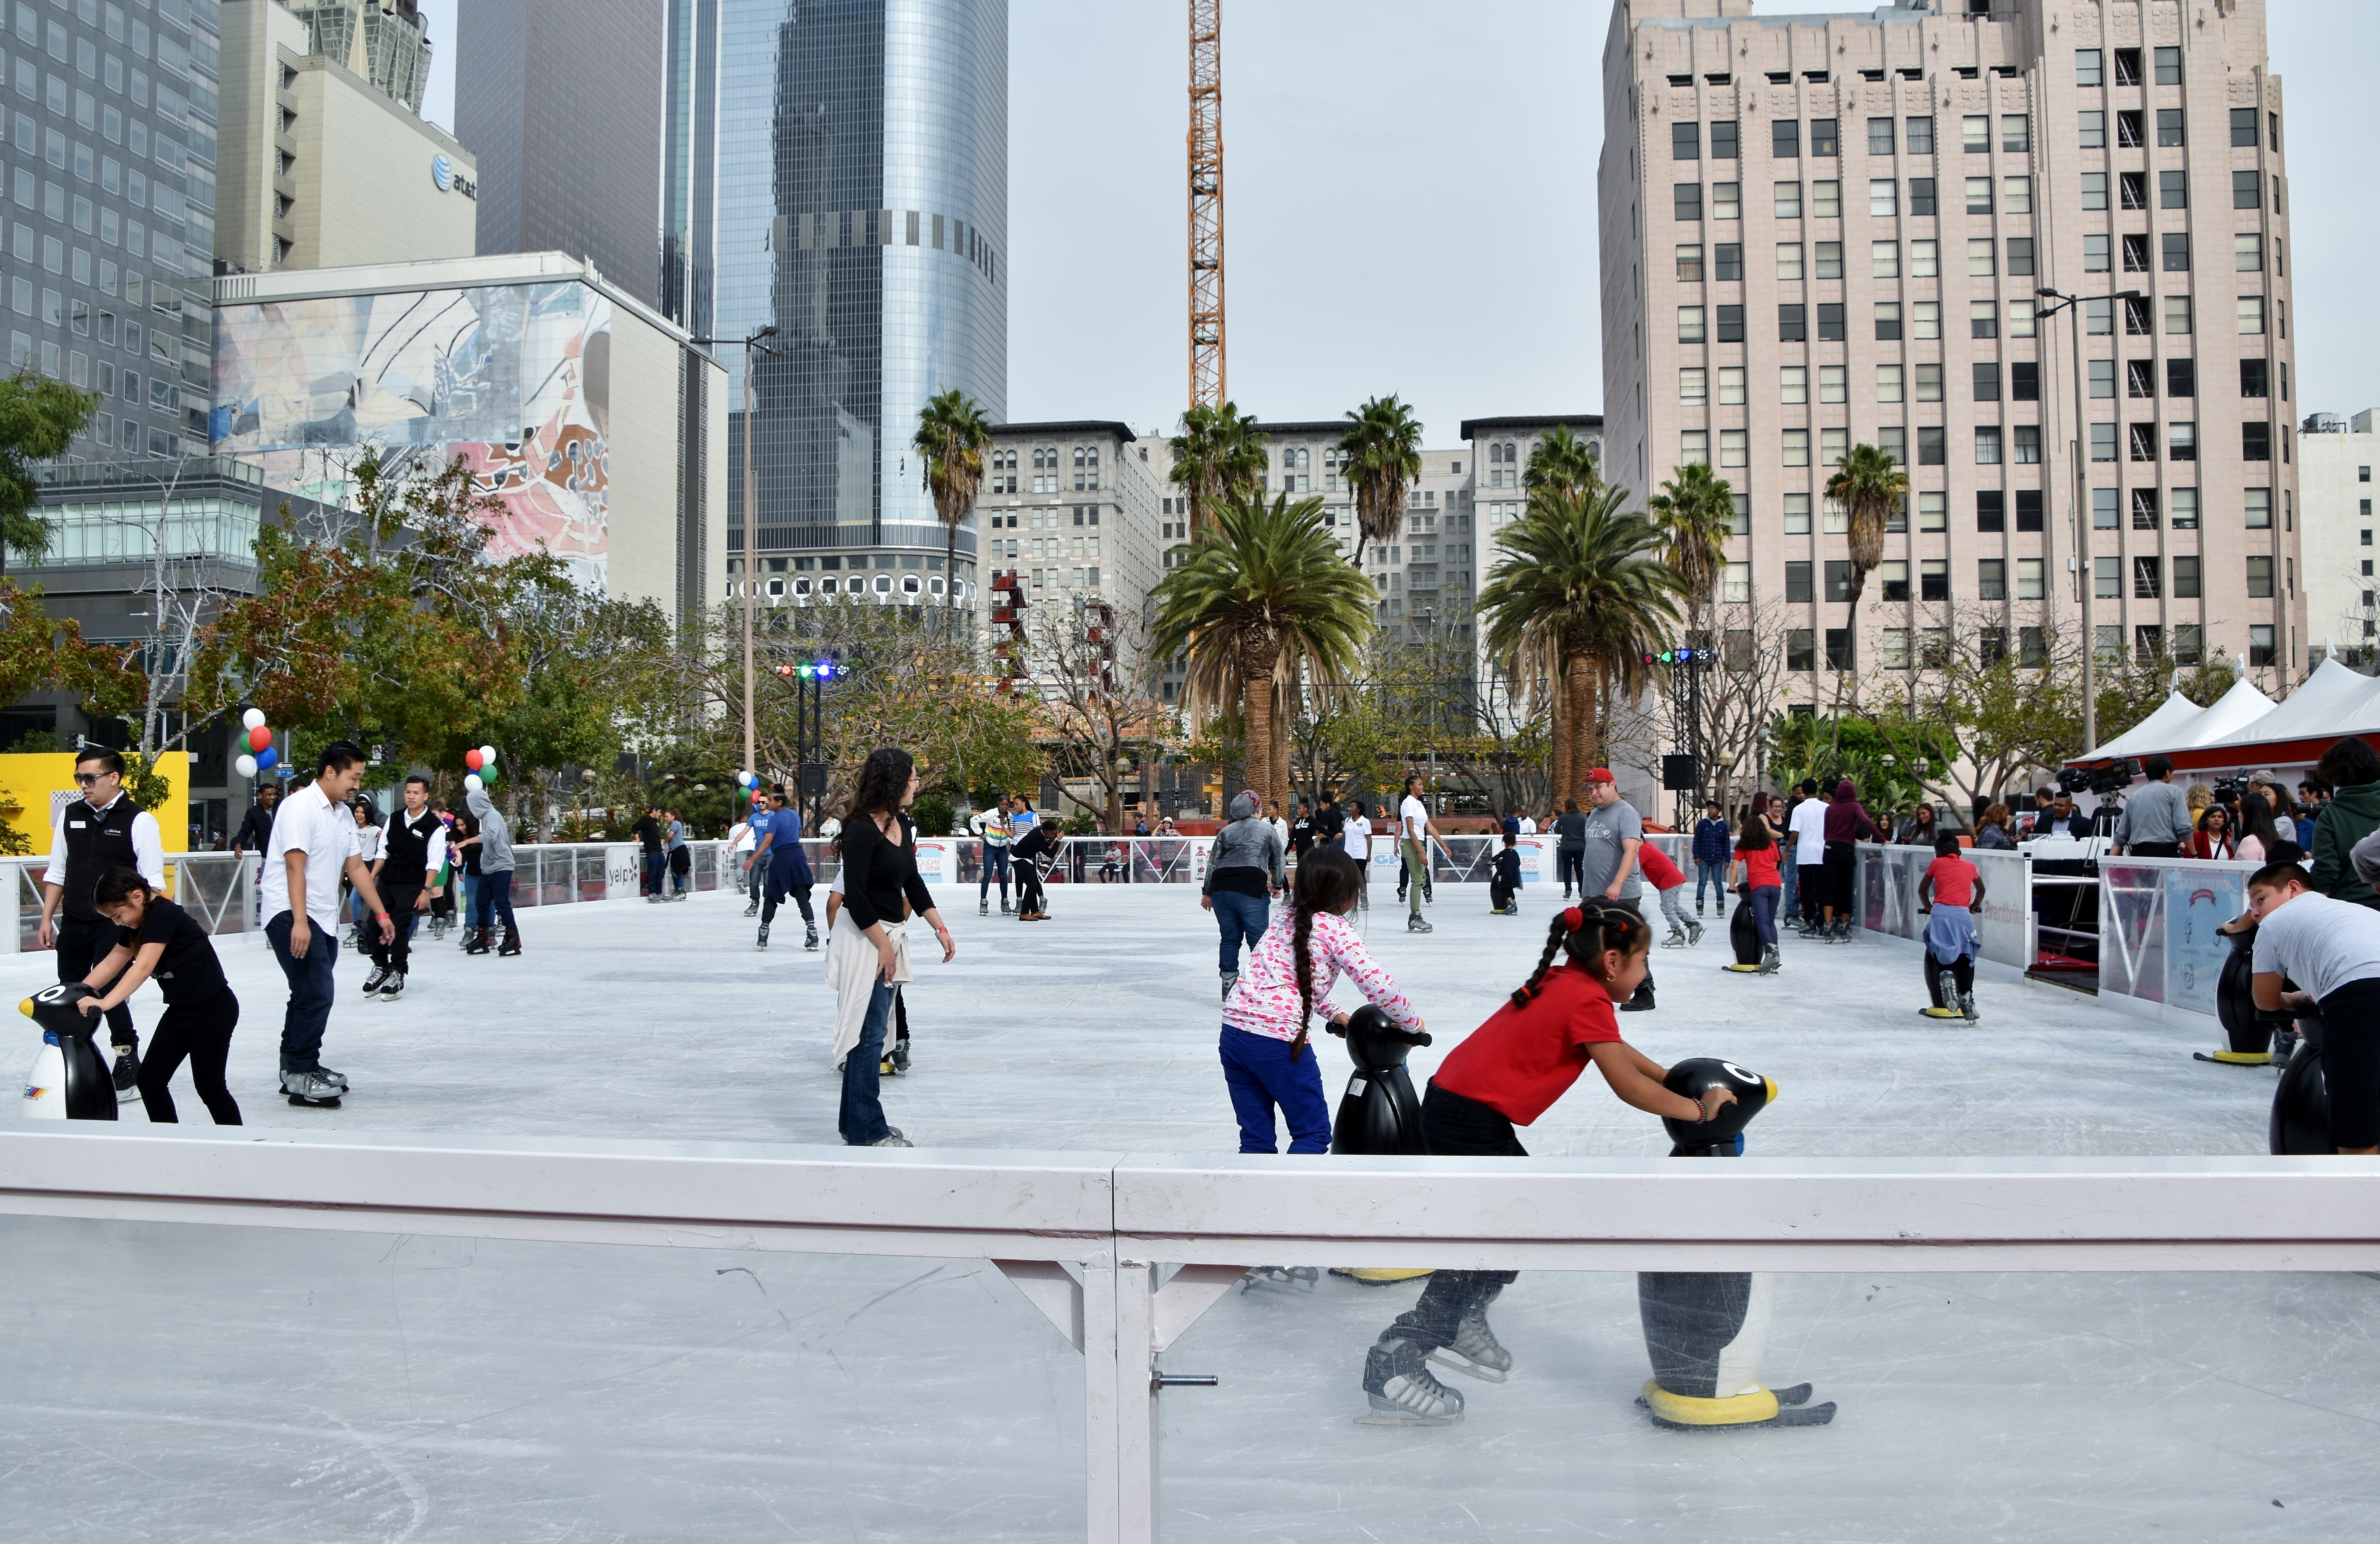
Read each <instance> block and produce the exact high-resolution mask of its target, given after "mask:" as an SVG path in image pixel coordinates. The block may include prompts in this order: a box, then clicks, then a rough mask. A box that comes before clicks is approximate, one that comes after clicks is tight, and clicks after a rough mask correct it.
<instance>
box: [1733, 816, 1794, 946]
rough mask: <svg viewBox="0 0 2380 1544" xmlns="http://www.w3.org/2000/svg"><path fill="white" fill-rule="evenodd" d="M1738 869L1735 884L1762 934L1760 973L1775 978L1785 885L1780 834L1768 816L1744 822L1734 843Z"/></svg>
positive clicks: (1754, 817)
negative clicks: (1780, 904) (1779, 911)
mask: <svg viewBox="0 0 2380 1544" xmlns="http://www.w3.org/2000/svg"><path fill="white" fill-rule="evenodd" d="M1735 869H1736V872H1735V879H1736V882H1737V884H1738V886H1739V887H1740V888H1741V890H1742V893H1743V898H1744V899H1745V900H1746V901H1747V902H1749V903H1750V904H1751V906H1752V923H1753V926H1754V927H1755V929H1756V930H1758V931H1759V933H1760V973H1761V974H1762V975H1763V976H1771V975H1774V974H1776V972H1777V969H1778V967H1779V965H1780V964H1782V962H1781V961H1779V959H1778V957H1777V902H1778V900H1779V898H1780V897H1781V896H1783V895H1784V894H1785V881H1784V880H1783V878H1782V877H1780V876H1779V874H1778V872H1777V833H1775V832H1774V831H1772V830H1771V829H1770V828H1769V824H1768V819H1767V816H1765V815H1762V814H1759V813H1758V812H1756V811H1755V813H1753V814H1749V815H1746V816H1745V817H1744V818H1743V830H1742V832H1741V833H1740V834H1738V835H1737V837H1736V839H1735Z"/></svg>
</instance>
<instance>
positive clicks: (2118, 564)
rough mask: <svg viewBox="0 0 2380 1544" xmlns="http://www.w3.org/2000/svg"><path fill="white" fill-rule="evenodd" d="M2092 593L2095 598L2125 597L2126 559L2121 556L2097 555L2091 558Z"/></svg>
mask: <svg viewBox="0 0 2380 1544" xmlns="http://www.w3.org/2000/svg"><path fill="white" fill-rule="evenodd" d="M2091 595H2092V598H2093V599H2095V600H2100V601H2120V600H2122V599H2123V597H2124V560H2123V559H2122V558H2120V557H2095V558H2093V559H2092V560H2091Z"/></svg>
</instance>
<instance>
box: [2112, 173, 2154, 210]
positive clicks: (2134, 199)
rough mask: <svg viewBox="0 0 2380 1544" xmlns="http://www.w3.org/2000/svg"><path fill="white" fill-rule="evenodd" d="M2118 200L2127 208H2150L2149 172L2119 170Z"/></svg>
mask: <svg viewBox="0 0 2380 1544" xmlns="http://www.w3.org/2000/svg"><path fill="white" fill-rule="evenodd" d="M2116 201H2117V203H2119V205H2121V206H2122V207H2123V208H2126V209H2146V208H2148V206H2149V175H2148V173H2146V172H2118V173H2117V174H2116Z"/></svg>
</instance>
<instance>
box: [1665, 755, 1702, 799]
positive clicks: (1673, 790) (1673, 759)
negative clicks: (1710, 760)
mask: <svg viewBox="0 0 2380 1544" xmlns="http://www.w3.org/2000/svg"><path fill="white" fill-rule="evenodd" d="M1702 785H1703V769H1702V762H1701V761H1700V760H1698V759H1696V758H1694V757H1692V756H1664V757H1662V758H1661V791H1662V792H1663V793H1665V794H1691V793H1693V792H1694V790H1695V789H1697V788H1699V787H1701V786H1702Z"/></svg>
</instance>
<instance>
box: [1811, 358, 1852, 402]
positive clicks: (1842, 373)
mask: <svg viewBox="0 0 2380 1544" xmlns="http://www.w3.org/2000/svg"><path fill="white" fill-rule="evenodd" d="M1849 374H1850V367H1849V366H1846V365H1820V366H1819V367H1818V400H1819V401H1821V402H1844V401H1848V400H1849V399H1850V393H1849V391H1848V389H1847V382H1846V377H1847V376H1848V375H1849Z"/></svg>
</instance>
